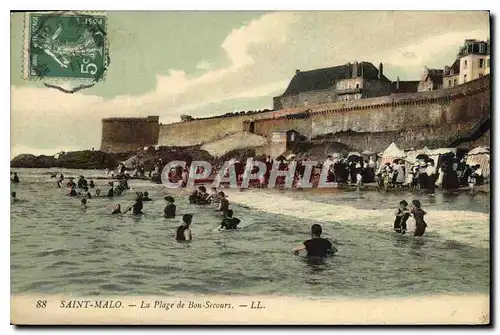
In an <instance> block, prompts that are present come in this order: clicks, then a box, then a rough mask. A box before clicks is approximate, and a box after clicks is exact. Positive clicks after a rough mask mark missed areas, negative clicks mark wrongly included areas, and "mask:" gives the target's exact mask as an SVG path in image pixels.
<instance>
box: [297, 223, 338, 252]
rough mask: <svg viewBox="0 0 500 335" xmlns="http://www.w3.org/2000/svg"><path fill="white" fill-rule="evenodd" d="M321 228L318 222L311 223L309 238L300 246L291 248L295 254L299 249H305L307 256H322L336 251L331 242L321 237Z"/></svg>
mask: <svg viewBox="0 0 500 335" xmlns="http://www.w3.org/2000/svg"><path fill="white" fill-rule="evenodd" d="M322 232H323V229H322V228H321V225H319V224H313V225H312V227H311V236H312V238H311V239H310V240H307V241H305V242H304V243H303V244H302V245H301V246H299V247H297V248H295V249H293V251H294V252H295V254H296V255H297V254H298V253H299V252H300V251H301V250H304V249H305V250H306V251H307V257H316V258H324V257H326V256H327V255H329V254H333V253H335V252H337V249H336V248H335V247H334V246H333V245H332V242H330V241H328V240H327V239H325V238H322V237H321V234H322Z"/></svg>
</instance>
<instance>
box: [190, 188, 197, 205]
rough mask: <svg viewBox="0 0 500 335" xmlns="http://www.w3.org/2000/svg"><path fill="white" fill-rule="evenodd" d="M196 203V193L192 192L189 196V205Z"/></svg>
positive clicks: (195, 191)
mask: <svg viewBox="0 0 500 335" xmlns="http://www.w3.org/2000/svg"><path fill="white" fill-rule="evenodd" d="M197 201H198V191H197V190H194V191H193V193H191V194H190V195H189V203H190V204H196V203H197Z"/></svg>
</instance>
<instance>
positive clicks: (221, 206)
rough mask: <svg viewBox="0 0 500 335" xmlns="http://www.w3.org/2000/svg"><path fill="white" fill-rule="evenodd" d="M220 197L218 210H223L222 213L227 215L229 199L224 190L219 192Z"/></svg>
mask: <svg viewBox="0 0 500 335" xmlns="http://www.w3.org/2000/svg"><path fill="white" fill-rule="evenodd" d="M219 199H220V203H219V208H218V209H217V210H218V211H220V212H222V214H224V216H226V214H227V211H228V210H229V201H228V200H227V198H226V195H225V194H224V192H219Z"/></svg>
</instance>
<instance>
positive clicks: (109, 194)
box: [108, 181, 115, 198]
mask: <svg viewBox="0 0 500 335" xmlns="http://www.w3.org/2000/svg"><path fill="white" fill-rule="evenodd" d="M108 184H109V186H110V189H109V190H108V197H110V198H111V197H113V196H114V195H115V190H114V189H113V182H112V181H110V182H109V183H108Z"/></svg>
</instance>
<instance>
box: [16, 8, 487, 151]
mask: <svg viewBox="0 0 500 335" xmlns="http://www.w3.org/2000/svg"><path fill="white" fill-rule="evenodd" d="M107 16H108V26H107V37H108V43H109V52H110V58H111V63H110V66H109V68H108V70H107V73H106V77H105V80H104V81H101V82H99V83H97V84H96V85H95V86H94V87H92V88H89V89H86V90H82V91H79V92H78V93H76V94H65V93H63V92H60V91H58V90H55V89H50V88H47V87H45V86H43V84H42V83H41V82H40V81H27V80H25V79H23V77H22V66H23V52H24V51H23V43H24V15H23V14H22V13H11V67H10V72H11V157H15V156H16V155H18V154H23V153H31V154H36V155H38V154H55V153H57V152H60V151H71V150H84V149H90V148H92V147H94V148H96V150H97V149H98V148H100V143H101V119H102V118H105V117H116V116H148V115H159V116H160V122H162V123H172V122H178V121H180V115H182V114H188V115H192V116H194V117H202V116H212V115H218V114H225V113H227V112H232V111H242V110H245V111H246V110H259V109H264V108H270V109H271V108H272V97H273V96H277V95H280V94H281V93H283V92H284V91H285V89H286V87H287V85H288V83H289V82H290V80H291V79H292V77H293V76H294V74H295V70H296V69H300V70H302V71H306V70H311V69H315V68H322V67H330V66H336V65H341V64H345V63H347V62H354V61H356V60H357V61H369V62H372V63H373V64H375V65H376V66H378V64H379V63H380V62H382V63H383V64H384V74H385V75H386V76H387V77H388V78H389V79H391V80H396V77H399V78H400V80H418V79H419V77H420V74H421V71H422V69H423V68H424V66H427V67H429V68H443V67H444V66H445V65H451V64H452V63H453V61H454V60H455V59H456V54H457V51H458V48H459V47H460V45H461V44H462V43H463V41H464V39H466V38H477V39H482V40H485V39H487V38H489V17H488V13H487V12H481V11H474V12H473V11H456V12H434V11H433V12H431V11H429V12H421V11H401V12H396V11H371V12H365V11H357V12H349V11H316V12H315V11H297V12H292V11H284V12H255V11H246V12H244V11H224V12H213V11H211V12H202V11H197V12H179V11H177V12H174V11H172V12H167V11H160V12H152V11H142V12H135V11H111V12H107Z"/></svg>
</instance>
